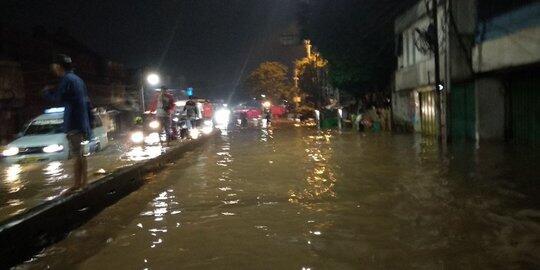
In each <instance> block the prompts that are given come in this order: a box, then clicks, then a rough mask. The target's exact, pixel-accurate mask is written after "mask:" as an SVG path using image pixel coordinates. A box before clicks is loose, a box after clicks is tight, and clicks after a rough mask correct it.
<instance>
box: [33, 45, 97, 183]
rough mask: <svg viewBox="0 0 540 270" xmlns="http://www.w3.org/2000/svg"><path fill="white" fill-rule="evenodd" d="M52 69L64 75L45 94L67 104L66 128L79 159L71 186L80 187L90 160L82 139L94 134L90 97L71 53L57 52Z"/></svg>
mask: <svg viewBox="0 0 540 270" xmlns="http://www.w3.org/2000/svg"><path fill="white" fill-rule="evenodd" d="M51 72H52V73H53V75H54V76H56V77H58V78H60V82H59V83H58V85H47V86H45V88H44V89H43V96H44V97H45V98H46V99H48V100H50V101H51V102H55V103H59V104H61V105H62V106H63V107H64V122H63V125H62V128H63V131H64V132H65V133H66V136H67V139H68V142H69V150H70V156H71V157H73V158H74V159H75V164H74V180H75V183H74V185H73V187H72V188H71V190H77V189H80V188H82V187H84V186H85V185H86V183H87V164H86V158H85V156H84V147H83V146H82V145H81V143H82V142H83V141H89V140H90V139H91V138H92V128H91V116H92V113H91V111H90V99H89V98H88V92H87V89H86V85H85V83H84V81H83V80H82V79H81V78H80V77H79V76H77V75H75V73H73V67H72V60H71V58H70V57H69V56H67V55H65V54H58V55H56V56H55V57H54V59H53V62H52V64H51Z"/></svg>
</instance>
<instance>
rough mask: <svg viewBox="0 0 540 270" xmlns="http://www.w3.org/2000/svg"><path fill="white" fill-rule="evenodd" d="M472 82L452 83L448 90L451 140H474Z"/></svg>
mask: <svg viewBox="0 0 540 270" xmlns="http://www.w3.org/2000/svg"><path fill="white" fill-rule="evenodd" d="M475 104H476V101H475V95H474V84H472V83H468V84H461V85H454V86H453V87H452V92H450V106H451V108H450V114H449V116H450V117H449V118H450V119H449V120H450V121H449V122H450V127H449V128H450V136H452V140H474V139H475V137H476V108H475Z"/></svg>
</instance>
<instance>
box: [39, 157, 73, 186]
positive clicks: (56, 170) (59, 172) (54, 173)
mask: <svg viewBox="0 0 540 270" xmlns="http://www.w3.org/2000/svg"><path fill="white" fill-rule="evenodd" d="M43 174H44V175H45V182H47V184H48V185H51V184H55V183H56V182H58V181H61V180H64V179H68V178H69V175H68V174H67V173H66V172H65V170H64V162H61V161H53V162H49V163H48V164H47V165H46V166H45V167H44V168H43Z"/></svg>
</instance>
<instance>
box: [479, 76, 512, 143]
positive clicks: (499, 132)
mask: <svg viewBox="0 0 540 270" xmlns="http://www.w3.org/2000/svg"><path fill="white" fill-rule="evenodd" d="M475 87H476V100H477V108H476V111H477V121H476V123H477V129H478V135H479V137H480V140H504V129H505V128H504V125H505V98H504V97H505V89H504V86H503V84H502V83H501V81H500V80H498V79H494V78H483V79H478V80H476V82H475Z"/></svg>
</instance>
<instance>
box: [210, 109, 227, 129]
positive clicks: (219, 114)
mask: <svg viewBox="0 0 540 270" xmlns="http://www.w3.org/2000/svg"><path fill="white" fill-rule="evenodd" d="M230 116H231V111H230V110H229V109H221V110H218V111H216V113H215V115H214V119H215V120H216V123H217V124H218V125H224V124H227V123H229V118H230Z"/></svg>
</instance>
